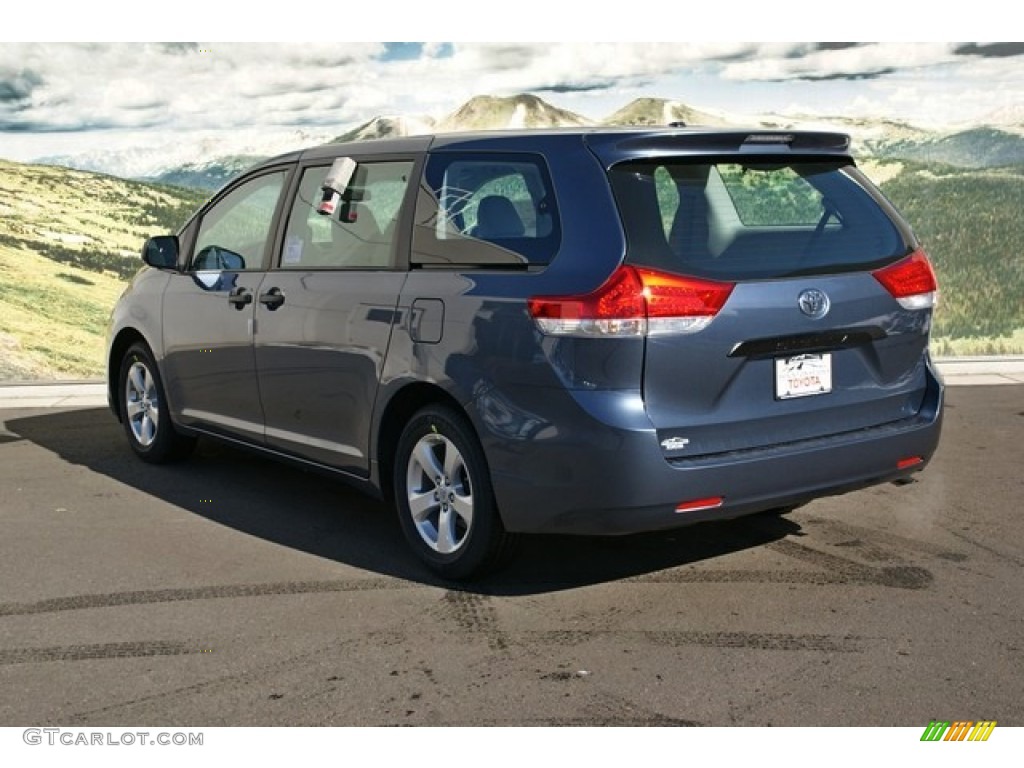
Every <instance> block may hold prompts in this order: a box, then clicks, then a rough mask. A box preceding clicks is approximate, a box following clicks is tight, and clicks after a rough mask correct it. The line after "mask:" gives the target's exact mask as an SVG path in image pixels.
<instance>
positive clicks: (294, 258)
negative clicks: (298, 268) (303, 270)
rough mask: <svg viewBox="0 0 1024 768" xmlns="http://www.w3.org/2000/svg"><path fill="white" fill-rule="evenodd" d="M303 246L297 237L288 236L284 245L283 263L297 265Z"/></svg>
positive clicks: (300, 239) (300, 259) (300, 258)
mask: <svg viewBox="0 0 1024 768" xmlns="http://www.w3.org/2000/svg"><path fill="white" fill-rule="evenodd" d="M304 245H305V243H304V242H303V240H302V238H301V237H299V236H298V235H288V238H287V239H286V240H285V243H284V263H285V264H299V263H301V262H302V247H303V246H304Z"/></svg>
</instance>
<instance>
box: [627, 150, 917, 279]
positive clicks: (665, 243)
mask: <svg viewBox="0 0 1024 768" xmlns="http://www.w3.org/2000/svg"><path fill="white" fill-rule="evenodd" d="M610 177H611V182H612V187H613V190H614V192H615V198H616V202H617V204H618V207H619V210H620V212H621V214H622V218H623V224H624V226H625V229H626V235H627V239H628V242H629V257H628V260H629V261H631V262H632V263H637V264H643V265H646V266H651V267H656V268H658V269H665V270H670V271H674V272H682V273H685V274H691V275H695V276H699V277H710V278H719V279H725V280H741V279H759V278H760V279H768V278H778V277H786V276H790V275H799V274H827V273H833V272H846V271H856V270H865V269H875V268H877V267H879V266H882V265H884V264H887V263H889V262H891V261H893V260H895V259H897V258H900V257H902V256H904V255H906V253H907V252H908V250H909V245H910V243H909V237H910V235H909V233H908V232H904V231H903V230H901V229H900V226H899V225H898V224H897V223H896V222H895V221H894V220H893V219H891V218H890V217H889V215H888V214H887V213H886V211H885V209H884V208H883V204H882V202H881V199H880V196H879V197H876V194H877V193H874V192H873V188H872V187H871V185H870V182H868V181H867V180H866V179H865V178H864V177H863V176H862V175H861V174H860V173H859V172H858V171H857V170H856V169H855V168H854V167H853V166H852V165H850V164H848V163H842V162H834V161H811V162H800V161H794V162H781V163H780V162H778V160H775V159H773V160H772V161H767V160H761V159H757V158H751V159H749V160H747V159H744V160H743V161H742V162H738V161H735V160H731V161H722V162H715V163H707V162H704V163H700V162H692V161H687V160H682V159H680V160H675V159H659V160H657V161H651V160H645V161H635V162H627V163H621V164H619V165H616V166H614V167H613V168H612V170H611V171H610Z"/></svg>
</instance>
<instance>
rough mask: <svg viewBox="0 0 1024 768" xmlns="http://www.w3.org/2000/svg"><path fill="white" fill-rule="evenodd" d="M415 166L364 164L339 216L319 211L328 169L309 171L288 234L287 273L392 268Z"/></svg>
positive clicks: (284, 265) (284, 260) (283, 262)
mask: <svg viewBox="0 0 1024 768" xmlns="http://www.w3.org/2000/svg"><path fill="white" fill-rule="evenodd" d="M412 166H413V164H412V161H401V162H380V163H359V165H358V166H357V167H356V172H355V175H354V176H353V177H352V180H351V181H350V182H349V185H348V189H347V191H346V192H345V197H344V198H343V199H342V203H341V205H340V206H339V207H338V211H337V213H335V214H333V215H331V216H324V215H321V214H319V213H318V212H317V206H318V205H319V203H320V189H321V185H322V184H323V181H324V177H325V176H326V175H327V171H328V170H329V169H330V167H329V166H319V167H316V168H307V169H306V170H305V171H304V172H303V174H302V180H301V182H300V183H299V193H298V195H297V196H296V198H295V202H294V203H293V204H292V210H291V214H290V215H289V217H288V230H287V232H286V233H285V240H284V252H283V253H282V255H281V268H282V269H315V268H334V269H387V268H389V267H392V266H394V264H395V249H394V242H395V232H396V230H397V229H398V217H399V214H400V213H401V210H402V199H403V198H404V197H405V190H406V189H407V188H408V186H409V177H410V175H411V173H412Z"/></svg>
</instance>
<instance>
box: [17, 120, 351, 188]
mask: <svg viewBox="0 0 1024 768" xmlns="http://www.w3.org/2000/svg"><path fill="white" fill-rule="evenodd" d="M332 135H333V134H331V133H327V134H321V133H314V132H308V131H288V132H283V133H276V134H266V135H261V134H259V133H243V132H237V131H233V132H213V133H211V132H206V133H201V134H198V135H191V134H190V135H189V136H188V137H187V138H183V139H182V140H181V141H170V142H163V143H161V144H146V143H144V142H143V141H140V142H139V143H137V144H134V145H129V146H128V147H127V148H124V149H113V150H107V151H99V152H85V153H81V154H73V155H72V154H65V155H51V156H48V157H41V158H37V159H36V160H34V161H33V162H35V163H40V164H44V165H62V166H67V167H69V168H76V169H78V170H82V171H96V172H99V173H107V174H110V175H111V176H120V177H121V178H126V179H162V178H164V177H165V176H167V175H172V174H174V173H175V172H178V171H180V170H181V169H183V168H187V169H191V170H192V171H196V170H199V169H203V168H207V167H212V166H225V167H228V168H232V167H235V166H238V164H239V163H238V160H237V159H238V158H243V159H244V160H245V161H247V162H246V164H245V165H243V166H242V167H238V168H235V170H236V172H237V171H238V170H242V168H244V167H248V165H251V164H252V162H255V161H256V160H259V159H262V158H266V157H272V156H274V155H279V154H282V153H284V152H291V151H293V150H297V149H304V148H306V147H312V146H316V145H317V144H323V143H324V142H327V141H330V138H331V136H332Z"/></svg>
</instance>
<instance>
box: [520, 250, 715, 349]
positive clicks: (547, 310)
mask: <svg viewBox="0 0 1024 768" xmlns="http://www.w3.org/2000/svg"><path fill="white" fill-rule="evenodd" d="M732 289H733V284H732V283H719V282H714V281H711V280H700V279H697V278H693V277H685V276H683V275H673V274H670V273H667V272H659V271H656V270H653V269H638V268H636V267H629V266H622V267H619V268H618V269H616V270H615V272H613V273H612V276H611V277H609V278H608V280H606V281H605V283H604V285H602V286H601V287H600V288H598V289H597V290H596V291H594V292H592V293H588V294H584V295H582V296H538V297H535V298H532V299H530V301H529V308H530V315H531V316H532V317H533V318H534V320H535V321H536V322H537V325H538V327H539V328H540V329H541V330H542V331H543V332H544V333H547V334H551V335H555V336H645V335H649V334H663V333H694V332H696V331H699V330H701V329H702V328H705V327H706V326H707V325H708V323H710V322H711V320H712V318H713V317H714V316H715V315H716V314H718V311H719V310H720V309H721V308H722V306H723V305H724V304H725V302H726V300H727V299H728V298H729V294H730V293H732Z"/></svg>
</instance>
